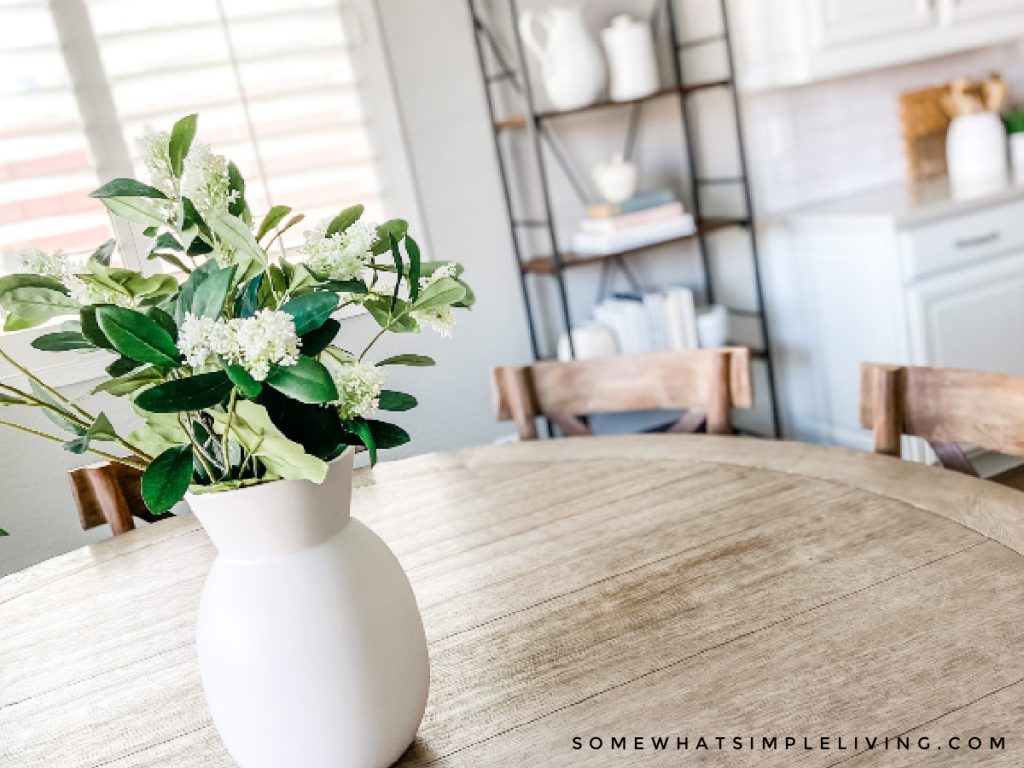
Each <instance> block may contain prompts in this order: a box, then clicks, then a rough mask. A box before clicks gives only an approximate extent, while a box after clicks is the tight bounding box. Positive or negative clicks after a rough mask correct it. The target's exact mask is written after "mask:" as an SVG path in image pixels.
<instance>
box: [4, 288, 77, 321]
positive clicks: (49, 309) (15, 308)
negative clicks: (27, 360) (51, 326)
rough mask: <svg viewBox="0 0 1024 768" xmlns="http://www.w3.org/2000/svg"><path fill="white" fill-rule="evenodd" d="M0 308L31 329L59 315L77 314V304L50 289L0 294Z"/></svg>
mask: <svg viewBox="0 0 1024 768" xmlns="http://www.w3.org/2000/svg"><path fill="white" fill-rule="evenodd" d="M0 306H2V307H3V308H4V309H6V310H7V311H8V312H10V313H11V315H12V316H14V317H18V318H21V320H23V321H24V322H25V323H27V324H28V325H26V326H25V327H29V328H30V327H32V326H35V325H39V324H40V323H45V322H46V321H47V320H50V319H51V318H54V317H59V316H60V315H71V314H78V311H79V306H78V302H76V301H74V300H73V299H71V298H70V297H68V296H66V295H65V294H64V293H62V292H61V291H57V290H54V289H52V288H30V287H25V288H15V289H13V290H9V291H6V292H5V293H3V294H0Z"/></svg>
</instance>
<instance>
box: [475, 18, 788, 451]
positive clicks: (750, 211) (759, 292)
mask: <svg viewBox="0 0 1024 768" xmlns="http://www.w3.org/2000/svg"><path fill="white" fill-rule="evenodd" d="M660 1H661V2H663V7H664V12H665V18H666V20H667V23H668V35H669V40H670V42H671V48H672V62H673V66H672V75H673V79H674V82H673V83H672V86H671V87H669V88H664V89H661V90H659V91H658V92H657V93H655V94H652V95H651V96H649V97H646V98H645V99H638V100H635V101H629V102H600V103H598V104H594V105H591V106H590V107H584V108H582V109H579V110H570V111H569V112H567V113H558V112H541V111H539V110H538V108H537V104H536V101H535V99H534V92H533V85H532V83H531V81H530V72H529V67H528V66H527V56H526V51H525V49H524V45H523V41H522V37H521V36H520V35H519V33H518V31H517V30H515V29H513V30H512V32H511V36H512V38H513V39H514V40H515V57H516V61H517V65H513V62H512V61H509V60H508V59H507V58H506V57H505V55H504V53H503V52H502V48H501V45H500V44H499V42H498V39H497V37H496V36H495V34H494V31H493V29H492V28H491V27H489V26H488V25H487V23H486V22H485V21H484V18H483V17H482V16H481V14H480V13H479V10H478V2H480V0H467V2H468V4H469V11H470V15H471V18H472V22H473V37H474V42H475V43H476V49H477V57H478V61H479V67H480V72H481V76H482V78H483V81H484V90H485V92H486V100H487V108H488V112H489V114H490V118H491V124H492V127H493V133H494V149H495V153H496V154H497V159H498V167H499V174H500V177H501V184H502V191H503V193H504V202H505V207H506V212H507V215H508V221H509V226H510V230H511V234H512V243H513V248H514V250H515V256H516V259H517V266H518V271H519V277H520V288H521V291H522V296H523V304H524V307H525V309H526V316H527V320H528V324H529V333H530V345H531V349H532V351H533V356H534V359H535V360H540V359H542V354H541V349H540V344H539V340H538V328H537V320H538V319H537V316H536V313H535V310H534V307H533V304H532V298H531V295H530V286H529V280H530V279H531V278H530V276H531V275H534V276H535V277H536V278H537V279H545V278H547V279H551V278H553V279H554V281H555V285H556V290H557V297H558V304H559V314H560V317H561V321H562V325H563V328H564V330H565V332H566V335H567V337H568V342H569V351H570V353H571V354H572V356H573V357H575V355H576V350H575V345H574V343H573V338H572V333H571V332H570V331H571V329H572V314H571V310H570V307H569V294H568V286H567V283H566V269H567V268H569V267H573V266H579V265H580V264H582V263H591V262H592V261H593V262H595V263H596V262H601V263H602V274H601V284H602V288H603V287H604V286H605V284H606V281H607V279H608V268H609V266H615V267H618V268H619V269H620V271H621V272H622V274H623V275H624V276H625V277H626V280H627V281H628V282H629V283H630V285H631V286H633V287H634V288H636V287H638V286H639V282H638V281H637V280H636V278H635V276H634V275H633V274H632V272H631V271H630V269H629V267H628V265H627V257H629V256H631V255H633V254H634V253H637V252H639V251H642V250H646V249H636V250H635V251H631V252H628V253H626V252H624V253H620V254H610V255H608V256H606V257H603V258H601V259H593V260H588V259H585V258H579V257H575V258H574V255H573V254H568V253H566V252H564V251H562V250H561V249H560V248H559V245H558V236H557V232H556V229H555V219H554V209H553V206H552V200H551V186H550V168H549V163H548V158H547V157H546V155H545V152H544V147H545V146H546V147H547V149H548V150H549V152H550V155H551V158H553V159H554V161H555V163H556V164H557V165H558V166H559V167H560V168H561V170H562V172H563V173H564V174H565V177H566V178H567V180H568V181H569V183H570V185H571V186H572V188H573V190H574V192H575V194H576V196H577V197H578V198H579V199H580V202H581V203H584V204H585V203H587V202H590V200H589V199H588V195H587V193H586V189H585V185H584V184H583V183H582V182H581V181H580V179H579V178H577V176H576V173H575V170H574V169H573V167H572V165H571V163H570V162H569V159H568V157H567V155H566V153H565V151H564V150H563V148H562V147H561V146H560V145H559V143H558V141H557V140H556V137H555V136H554V134H553V132H552V131H551V130H550V129H549V128H548V126H547V125H546V124H547V123H548V122H549V121H550V120H551V119H553V118H557V117H558V116H559V115H562V114H574V113H579V112H585V111H590V110H594V109H606V108H612V107H616V106H619V107H622V106H625V107H629V106H631V105H632V106H633V107H634V113H633V115H632V117H631V119H630V125H629V134H628V135H629V138H628V140H627V143H628V144H631V143H632V142H634V141H635V140H636V134H637V123H638V120H639V109H636V107H638V105H641V104H643V103H644V102H646V101H648V100H650V99H655V98H664V97H666V96H670V95H674V96H675V97H676V98H678V99H679V116H680V123H681V127H682V130H681V137H682V149H683V153H684V157H685V158H687V159H688V161H689V170H690V179H689V191H690V196H691V209H692V210H691V212H692V213H693V216H694V219H695V221H696V222H697V231H696V232H695V233H694V235H692V236H691V237H689V238H681V239H685V240H692V241H693V242H695V243H696V245H697V249H698V253H699V255H700V264H701V268H702V270H701V271H702V279H703V283H704V285H703V290H704V296H705V298H706V299H707V301H708V302H709V303H710V302H713V301H714V298H715V286H714V282H713V279H712V275H713V272H712V264H711V262H712V257H713V253H712V252H711V250H710V249H709V247H708V239H709V238H710V237H713V236H714V233H715V232H718V231H720V230H721V229H722V227H716V226H704V223H705V221H708V222H711V221H713V220H711V219H708V220H705V218H704V217H703V215H702V200H701V194H702V191H703V187H705V186H713V185H727V184H732V185H737V186H739V187H740V188H741V190H742V198H743V204H744V207H745V211H744V212H743V213H742V214H741V215H740V216H738V217H736V218H735V219H734V220H733V221H732V224H731V226H738V227H742V228H743V229H744V230H745V231H746V232H747V233H748V236H749V243H750V255H751V259H752V262H753V277H754V293H755V297H756V300H757V307H756V309H755V310H741V309H730V310H729V311H730V313H731V314H732V315H734V316H737V317H745V318H751V319H756V320H757V321H758V326H759V330H760V335H761V340H762V344H763V347H762V348H761V349H758V350H752V353H753V357H755V359H758V360H761V361H763V363H764V365H765V370H766V373H767V379H768V386H769V390H770V391H769V394H770V400H771V416H772V436H773V437H778V436H779V435H780V434H781V425H780V416H779V406H778V397H777V391H776V380H775V366H774V361H773V359H772V345H771V335H770V333H769V327H768V321H767V318H766V316H765V310H764V306H765V301H764V284H763V277H762V272H761V263H760V252H759V243H758V236H757V222H756V219H755V212H754V206H753V195H752V192H751V186H750V177H749V174H748V170H747V150H746V143H745V140H744V136H743V125H742V113H741V104H740V99H739V94H738V92H737V88H736V71H735V66H736V63H735V56H734V53H733V45H732V37H731V31H730V24H729V13H728V9H727V2H726V0H719V4H720V8H721V15H722V32H721V34H716V35H711V36H708V37H703V38H697V39H692V40H680V38H679V27H678V19H677V18H676V16H677V14H676V5H675V3H676V2H677V0H660ZM505 2H507V5H508V12H509V13H510V15H511V18H512V20H513V25H512V26H513V27H514V26H515V23H514V20H515V19H518V18H519V10H520V9H519V0H505ZM656 7H657V6H656ZM715 43H721V44H722V45H723V46H724V49H725V53H726V56H725V59H726V66H727V70H728V71H727V77H725V78H724V79H721V80H715V81H710V82H706V83H687V82H686V80H685V77H684V72H683V62H682V54H683V51H685V50H688V49H693V48H697V47H701V46H706V45H711V44H715ZM488 51H489V52H490V58H491V59H492V60H493V61H494V62H496V63H497V65H498V71H497V72H489V71H488V70H489V67H488ZM498 86H511V87H512V89H513V90H514V91H515V92H517V93H518V94H519V95H520V96H521V98H522V100H523V103H524V108H525V114H524V115H522V116H515V117H512V118H499V116H498V110H497V106H496V104H495V99H494V93H493V92H492V88H494V87H498ZM708 88H725V89H728V90H729V93H730V101H731V106H732V112H733V116H734V120H735V130H736V137H737V153H738V158H737V159H738V168H739V173H738V174H737V175H735V176H729V177H711V176H705V175H703V174H702V173H701V169H700V168H699V157H698V154H697V153H696V152H695V151H694V149H695V136H696V134H695V131H694V126H693V122H694V120H693V117H694V116H693V114H692V109H693V104H692V103H691V102H692V99H691V97H692V96H693V95H694V94H695V93H697V92H699V91H702V90H705V89H708ZM516 129H525V130H526V131H527V132H528V135H529V144H530V145H531V148H532V152H531V154H532V157H533V160H534V162H535V163H536V167H537V169H538V171H539V181H540V185H539V186H540V194H541V202H542V204H543V207H544V217H543V218H541V219H524V218H520V217H519V216H518V215H517V213H516V210H515V202H514V200H513V192H512V187H511V183H510V177H509V173H510V171H509V163H510V161H509V158H508V157H507V153H506V151H505V147H504V146H503V144H502V135H503V134H504V133H506V132H510V131H512V130H516ZM524 229H534V230H541V231H543V232H544V233H545V234H546V236H547V238H548V240H549V244H550V249H549V251H548V253H547V254H545V255H544V256H543V258H541V259H539V260H538V259H529V258H524V255H525V254H526V252H527V247H526V244H525V243H524V239H523V232H522V230H524ZM652 247H653V246H652ZM531 261H532V262H533V263H532V264H531ZM538 264H542V265H543V268H540V267H538V266H537V265H538Z"/></svg>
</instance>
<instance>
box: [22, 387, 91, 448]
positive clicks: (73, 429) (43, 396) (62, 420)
mask: <svg viewBox="0 0 1024 768" xmlns="http://www.w3.org/2000/svg"><path fill="white" fill-rule="evenodd" d="M28 385H29V388H30V389H31V390H32V394H33V395H35V397H36V399H37V400H41V401H42V402H44V403H46V404H47V405H48V406H50V407H46V408H43V415H44V416H46V418H48V419H49V420H50V421H52V422H53V423H54V424H56V425H57V426H58V427H60V428H61V429H63V430H64V431H65V432H70V433H71V434H72V435H84V434H85V428H84V427H82V426H80V425H79V424H77V423H76V422H74V421H72V420H71V419H69V418H67V416H64V413H66V411H65V409H64V406H63V405H62V404H61V403H60V402H59V401H58V400H57V398H55V397H54V396H53V395H51V394H50V393H49V392H47V391H46V390H45V389H43V388H42V387H41V386H40V385H39V384H38V383H37V382H36V381H35V380H34V379H29V381H28Z"/></svg>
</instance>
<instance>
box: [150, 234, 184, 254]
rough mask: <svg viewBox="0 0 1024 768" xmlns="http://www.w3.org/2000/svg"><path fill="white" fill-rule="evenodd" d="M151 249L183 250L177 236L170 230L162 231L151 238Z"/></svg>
mask: <svg viewBox="0 0 1024 768" xmlns="http://www.w3.org/2000/svg"><path fill="white" fill-rule="evenodd" d="M152 250H154V251H184V250H185V249H184V248H183V247H182V245H181V243H179V242H178V238H176V237H175V236H174V235H172V234H171V233H170V232H163V233H161V234H159V235H157V236H156V238H155V239H154V240H153V246H152Z"/></svg>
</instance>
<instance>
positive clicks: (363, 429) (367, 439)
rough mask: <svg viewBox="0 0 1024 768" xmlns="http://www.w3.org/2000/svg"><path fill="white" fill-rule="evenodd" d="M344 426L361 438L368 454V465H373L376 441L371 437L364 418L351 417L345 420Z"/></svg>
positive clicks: (375, 455) (374, 462)
mask: <svg viewBox="0 0 1024 768" xmlns="http://www.w3.org/2000/svg"><path fill="white" fill-rule="evenodd" d="M345 426H347V427H349V428H350V429H351V430H352V431H353V432H355V433H356V434H357V435H358V436H359V439H360V440H362V442H363V445H365V446H366V452H367V453H369V454H370V466H371V467H372V466H374V465H375V464H376V463H377V441H376V440H374V439H373V431H372V430H371V429H370V425H369V424H368V423H367V422H366V420H365V419H352V420H350V421H347V422H345Z"/></svg>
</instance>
